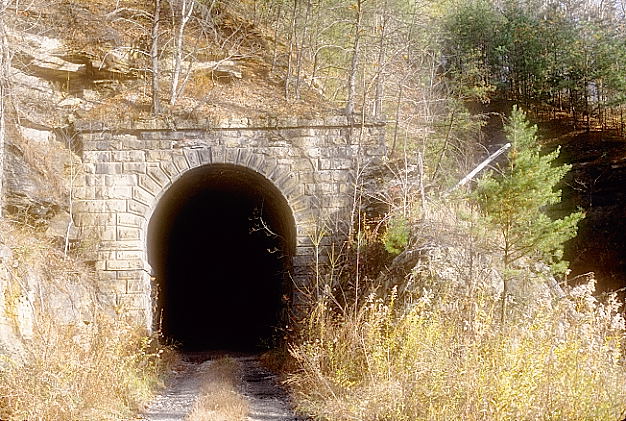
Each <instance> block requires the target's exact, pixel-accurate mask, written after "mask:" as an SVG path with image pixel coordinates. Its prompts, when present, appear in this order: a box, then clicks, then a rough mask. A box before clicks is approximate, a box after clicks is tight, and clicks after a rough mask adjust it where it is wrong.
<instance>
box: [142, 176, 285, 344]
mask: <svg viewBox="0 0 626 421" xmlns="http://www.w3.org/2000/svg"><path fill="white" fill-rule="evenodd" d="M295 238H296V228H295V222H294V218H293V215H292V211H291V209H290V207H289V204H288V203H287V200H286V199H285V197H284V196H283V195H282V193H281V192H280V191H279V190H278V189H277V188H276V187H275V186H274V184H273V183H272V182H271V181H270V180H268V179H267V178H265V177H264V176H262V175H261V174H259V173H258V172H255V171H253V170H251V169H248V168H245V167H242V166H237V165H231V164H209V165H204V166H200V167H197V168H195V169H192V170H189V171H187V172H186V173H185V174H184V175H182V176H181V177H180V178H179V179H178V180H177V181H176V182H175V183H174V184H173V185H171V187H170V188H169V189H168V190H167V191H166V192H165V193H164V194H163V196H162V197H161V199H160V200H159V202H158V205H157V207H156V209H155V211H154V212H153V214H152V216H151V218H150V221H149V226H148V238H147V240H148V259H149V263H150V265H151V266H152V268H153V271H154V275H155V277H156V286H157V293H156V300H157V303H156V304H157V306H156V307H157V314H156V315H155V322H156V323H157V327H160V328H161V329H162V332H163V334H164V335H165V336H166V338H168V339H170V340H172V341H173V342H175V343H178V344H180V345H181V347H182V348H183V349H186V350H204V349H220V350H248V349H254V348H259V347H263V346H267V345H270V344H271V342H272V336H273V333H274V332H275V327H277V326H278V325H279V324H280V321H281V319H282V316H283V313H284V310H285V309H284V304H285V303H284V296H289V295H290V292H289V289H290V284H291V283H290V279H289V271H290V269H291V264H292V257H293V255H294V252H295V243H296V240H295Z"/></svg>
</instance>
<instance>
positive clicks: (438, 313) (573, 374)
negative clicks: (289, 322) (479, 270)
mask: <svg viewBox="0 0 626 421" xmlns="http://www.w3.org/2000/svg"><path fill="white" fill-rule="evenodd" d="M590 292H591V289H590V288H589V286H584V287H581V288H579V289H577V290H574V291H572V293H571V294H570V297H569V298H567V299H565V300H564V301H562V302H560V303H557V304H555V306H554V307H553V308H544V309H543V311H542V313H541V314H540V315H539V316H538V317H536V318H535V319H533V320H530V321H528V322H520V323H517V324H514V325H513V324H512V325H510V326H509V327H506V328H502V327H501V326H500V324H499V323H498V321H497V320H495V318H494V314H496V315H497V310H496V306H494V304H495V303H494V302H493V301H491V300H481V299H480V297H473V298H472V300H471V305H472V306H474V312H473V317H471V318H468V317H464V316H465V315H463V314H462V312H461V311H460V310H459V311H457V312H454V311H450V308H451V307H455V308H457V309H461V308H467V304H470V303H468V302H463V300H461V299H459V300H456V301H447V302H444V303H441V302H440V303H437V302H436V301H437V300H435V299H433V298H432V297H429V296H428V295H425V296H423V297H422V299H421V300H419V301H417V302H414V303H412V304H411V305H409V306H406V307H403V308H395V303H394V295H393V294H392V295H391V296H389V297H387V298H386V299H385V300H376V299H373V298H372V299H371V300H369V301H368V302H367V303H366V304H364V305H363V306H361V307H360V308H358V309H356V312H352V311H350V312H347V313H346V314H344V315H337V314H333V312H331V311H329V310H328V308H327V307H326V306H325V305H324V304H323V303H321V304H319V305H318V307H317V308H316V309H315V311H314V312H313V313H312V315H311V316H310V318H309V319H308V329H307V331H306V333H305V338H306V339H305V340H304V341H302V342H301V343H300V344H298V345H295V346H293V348H292V355H293V356H294V357H295V358H296V360H297V361H298V362H299V364H300V370H299V371H298V372H296V373H295V374H293V375H292V376H291V378H290V383H291V385H292V386H293V388H294V391H295V396H296V398H297V403H298V406H299V409H300V410H301V411H303V412H305V413H307V414H312V415H313V416H314V417H315V418H316V419H321V420H333V421H340V420H356V419H358V420H364V421H365V420H444V419H464V420H519V419H524V420H540V419H543V420H561V419H567V420H591V419H593V420H618V419H623V417H624V415H625V414H626V365H625V363H624V355H623V348H622V347H623V344H624V319H623V318H622V316H621V315H620V313H619V311H618V308H619V305H618V304H617V302H616V301H615V300H614V299H613V300H610V301H609V302H608V303H606V304H599V303H597V302H595V300H594V299H593V296H592V295H591V293H590Z"/></svg>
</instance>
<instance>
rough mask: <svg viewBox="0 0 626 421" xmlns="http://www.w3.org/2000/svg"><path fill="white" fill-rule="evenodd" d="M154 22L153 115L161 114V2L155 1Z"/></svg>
mask: <svg viewBox="0 0 626 421" xmlns="http://www.w3.org/2000/svg"><path fill="white" fill-rule="evenodd" d="M152 19H153V21H152V45H151V47H150V60H151V62H152V113H153V114H154V115H158V114H160V113H161V103H160V101H159V21H160V20H161V0H154V15H153V18H152Z"/></svg>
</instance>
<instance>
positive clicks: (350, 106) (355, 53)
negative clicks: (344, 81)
mask: <svg viewBox="0 0 626 421" xmlns="http://www.w3.org/2000/svg"><path fill="white" fill-rule="evenodd" d="M363 3H365V0H357V1H356V3H355V7H356V15H355V17H354V43H353V45H352V59H351V64H350V72H349V73H348V94H347V100H346V115H347V116H348V118H349V119H352V114H353V113H354V101H355V96H356V79H357V75H358V72H359V54H360V52H361V36H362V22H363Z"/></svg>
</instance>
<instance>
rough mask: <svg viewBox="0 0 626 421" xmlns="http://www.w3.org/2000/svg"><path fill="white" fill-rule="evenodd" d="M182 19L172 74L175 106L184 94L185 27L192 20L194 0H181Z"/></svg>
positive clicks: (171, 98)
mask: <svg viewBox="0 0 626 421" xmlns="http://www.w3.org/2000/svg"><path fill="white" fill-rule="evenodd" d="M178 4H179V10H180V17H179V20H178V27H177V28H176V35H175V37H174V71H173V72H172V93H171V96H170V104H171V105H175V104H176V100H177V99H178V97H179V95H180V94H182V88H184V86H179V85H180V74H181V71H182V61H183V50H184V48H183V47H184V36H185V27H186V26H187V23H188V22H189V19H190V18H191V15H192V13H193V8H194V5H195V1H194V0H179V2H178Z"/></svg>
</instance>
